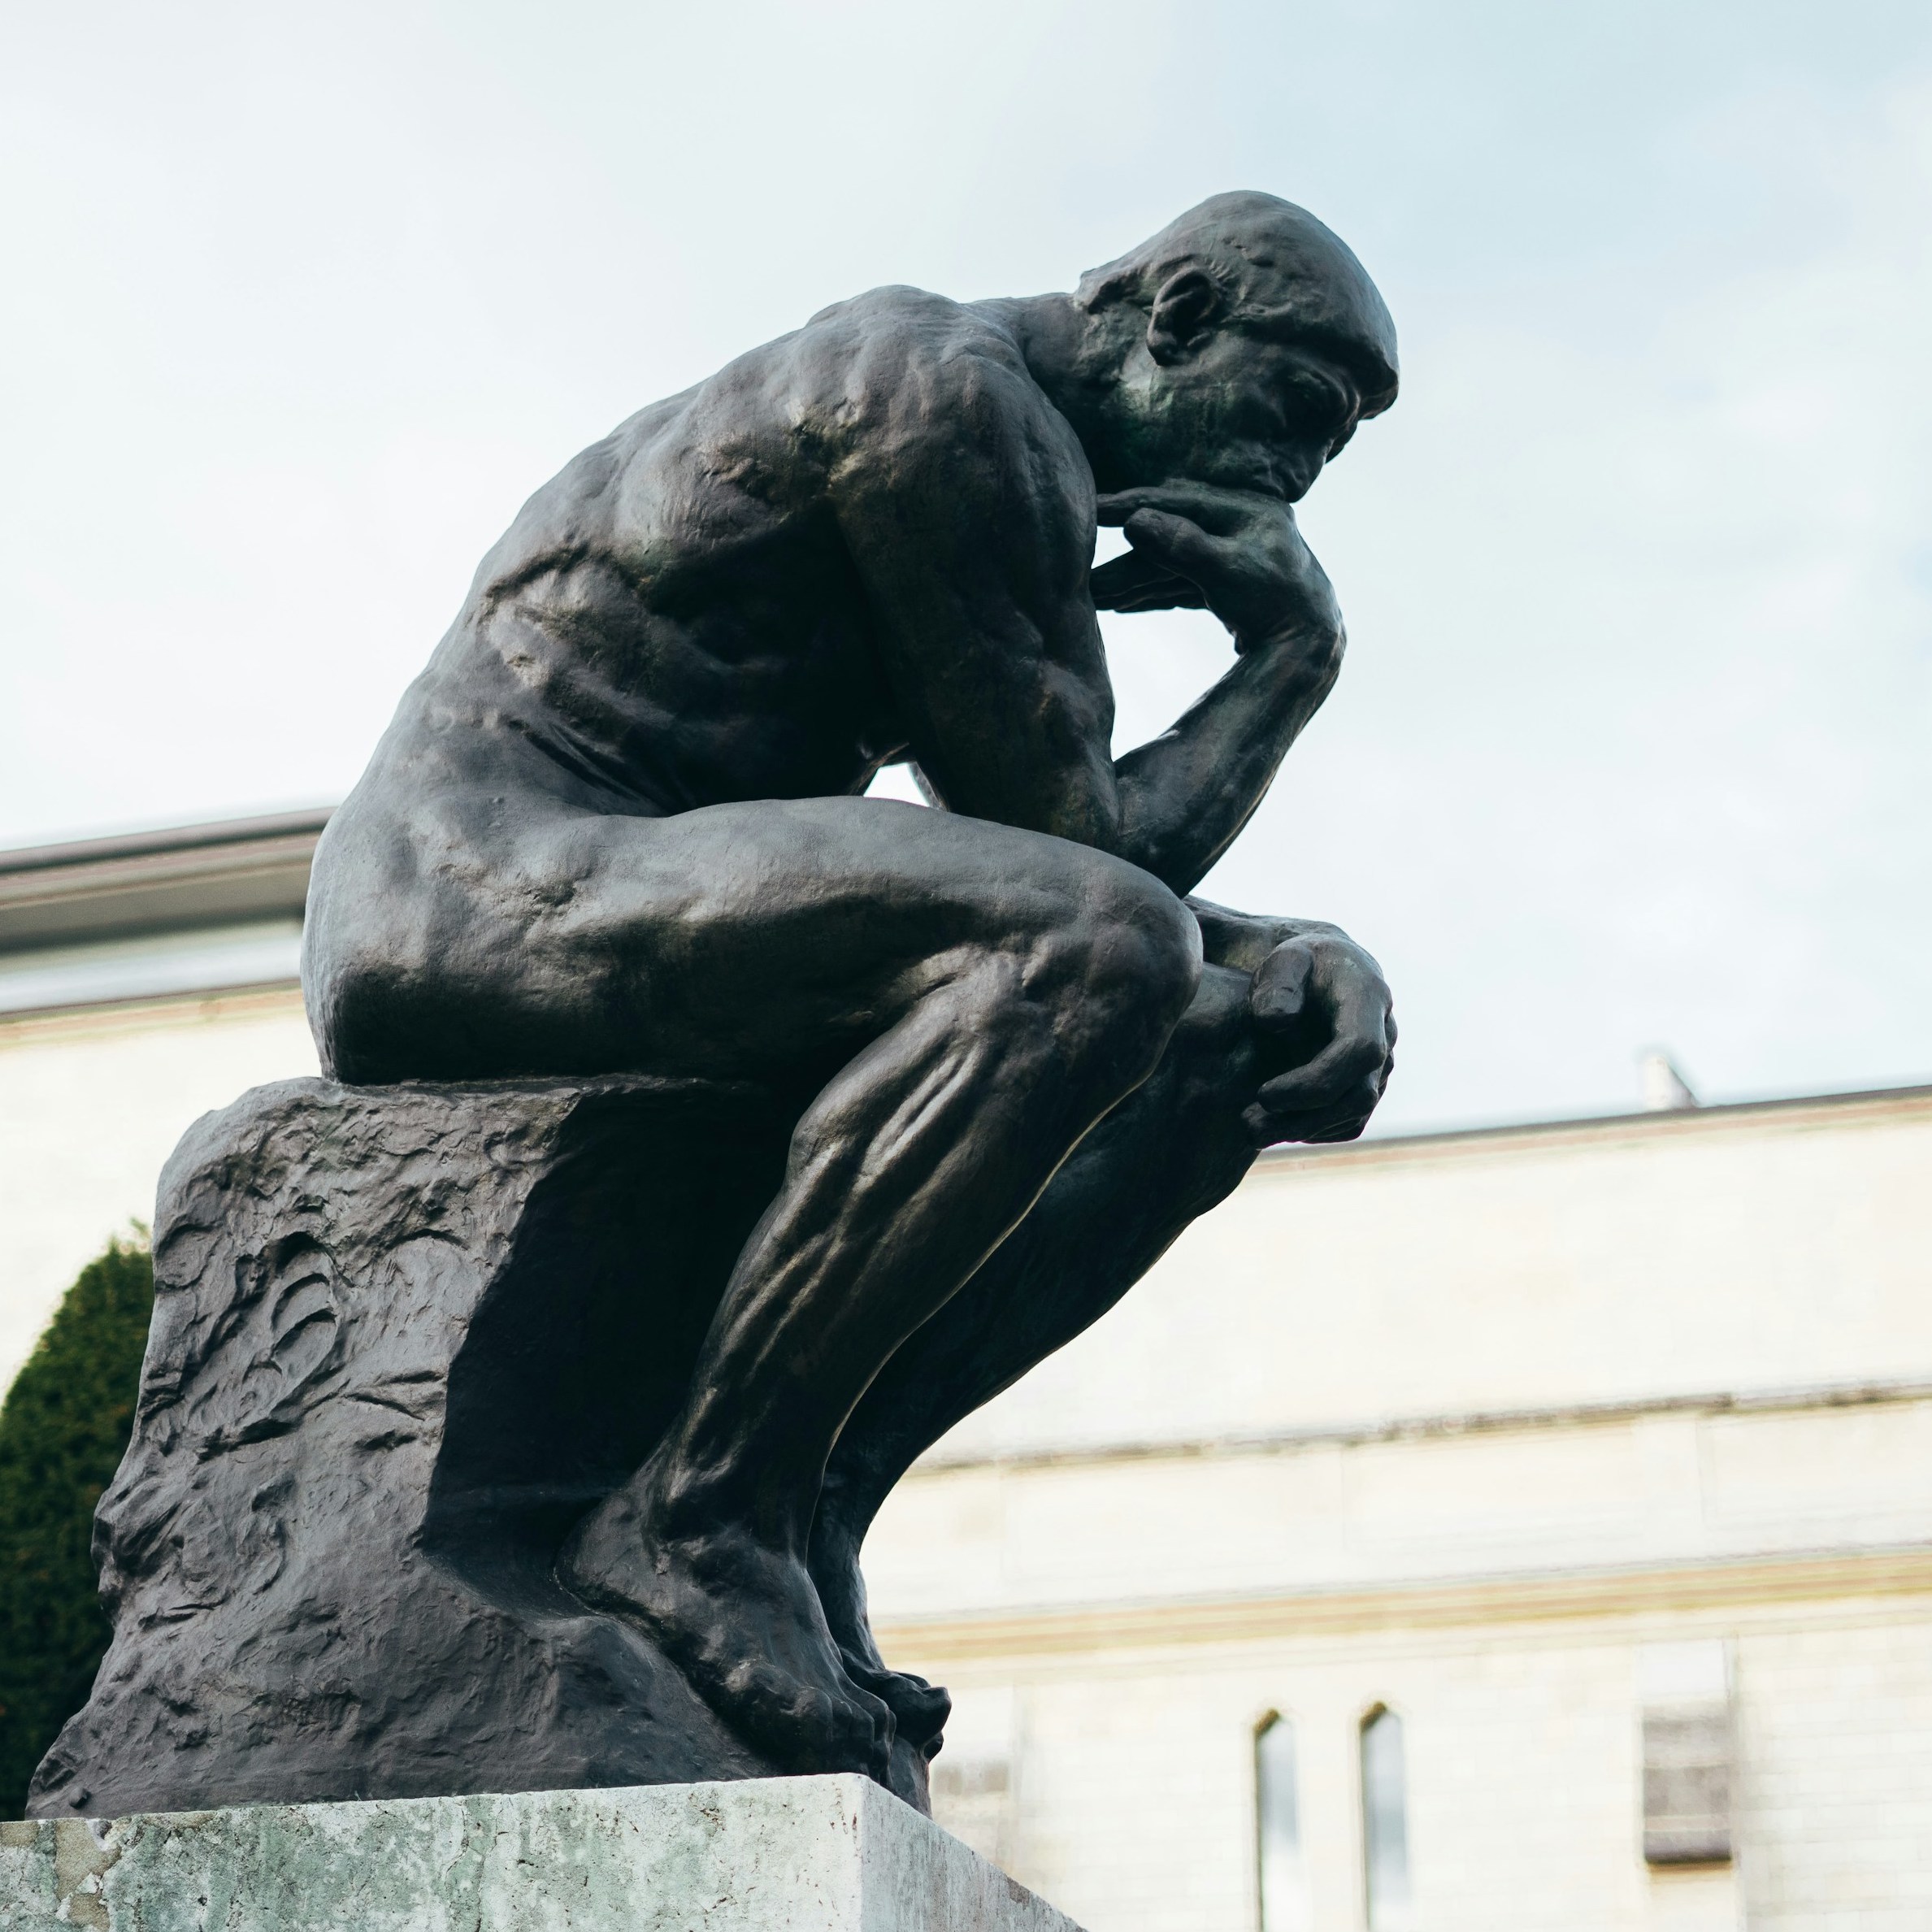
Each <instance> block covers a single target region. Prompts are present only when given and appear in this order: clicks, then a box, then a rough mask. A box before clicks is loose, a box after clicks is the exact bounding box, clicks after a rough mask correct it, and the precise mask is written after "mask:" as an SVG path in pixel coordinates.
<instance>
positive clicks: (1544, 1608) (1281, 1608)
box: [875, 1543, 1932, 1665]
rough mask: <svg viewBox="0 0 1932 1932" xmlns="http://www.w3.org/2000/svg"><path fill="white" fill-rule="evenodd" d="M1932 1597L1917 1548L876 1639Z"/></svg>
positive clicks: (1071, 1615)
mask: <svg viewBox="0 0 1932 1932" xmlns="http://www.w3.org/2000/svg"><path fill="white" fill-rule="evenodd" d="M1927 1596H1932V1547H1929V1546H1927V1545H1925V1544H1923V1543H1906V1544H1896V1545H1883V1546H1878V1547H1872V1546H1868V1547H1866V1548H1862V1549H1852V1550H1823V1551H1806V1552H1792V1553H1791V1554H1784V1555H1779V1556H1770V1557H1749V1558H1744V1559H1741V1560H1730V1561H1716V1562H1708V1561H1704V1562H1689V1563H1667V1564H1655V1565H1643V1566H1641V1567H1635V1566H1633V1567H1629V1568H1624V1567H1617V1566H1611V1565H1604V1566H1603V1567H1601V1568H1592V1569H1567V1570H1547V1571H1538V1572H1529V1573H1519V1574H1513V1575H1499V1576H1493V1577H1482V1578H1468V1579H1461V1578H1459V1579H1457V1580H1455V1581H1453V1582H1437V1581H1434V1580H1422V1581H1411V1582H1406V1583H1388V1584H1383V1585H1376V1586H1374V1587H1368V1588H1357V1589H1341V1590H1304V1591H1282V1592H1270V1593H1266V1594H1262V1593H1256V1594H1253V1595H1244V1596H1219V1597H1188V1598H1177V1599H1174V1600H1168V1601H1166V1602H1160V1603H1112V1604H1078V1605H1075V1604H1068V1605H1066V1606H1064V1607H1062V1606H1057V1605H1056V1606H1052V1607H1042V1608H1038V1609H1010V1610H1009V1609H994V1610H987V1611H984V1612H980V1613H964V1614H962V1613H948V1614H944V1615H940V1616H934V1617H892V1616H889V1615H886V1616H881V1617H878V1618H877V1619H876V1620H875V1629H876V1631H877V1634H878V1636H879V1643H880V1645H881V1647H882V1648H883V1649H884V1651H885V1652H886V1655H887V1656H888V1657H896V1658H898V1659H901V1660H906V1661H916V1662H919V1663H924V1664H932V1665H947V1664H952V1663H980V1662H986V1661H992V1660H995V1659H998V1660H1005V1661H1013V1660H1018V1659H1021V1658H1034V1657H1038V1658H1048V1657H1065V1656H1070V1655H1076V1654H1079V1653H1083V1652H1110V1653H1119V1652H1135V1651H1148V1650H1166V1649H1170V1648H1175V1647H1179V1646H1183V1645H1184V1646H1189V1647H1192V1646H1195V1645H1200V1644H1241V1643H1282V1642H1292V1641H1299V1640H1305V1639H1311V1638H1322V1637H1335V1636H1348V1635H1356V1634H1358V1633H1360V1632H1363V1631H1371V1630H1387V1631H1404V1630H1443V1629H1451V1628H1455V1627H1457V1626H1482V1627H1484V1628H1488V1629H1493V1628H1496V1627H1498V1626H1509V1625H1522V1624H1534V1623H1539V1622H1547V1621H1551V1620H1573V1619H1601V1618H1605V1617H1631V1616H1646V1615H1667V1616H1674V1617H1682V1616H1683V1615H1686V1614H1688V1613H1698V1612H1707V1611H1715V1612H1722V1613H1730V1614H1731V1615H1736V1614H1738V1613H1741V1612H1743V1611H1747V1610H1751V1609H1773V1608H1776V1607H1778V1606H1780V1605H1784V1604H1818V1603H1821V1602H1830V1601H1834V1600H1843V1599H1847V1598H1859V1599H1865V1600H1881V1601H1882V1600H1887V1599H1891V1600H1897V1599H1919V1600H1923V1599H1924V1598H1925V1597H1927Z"/></svg>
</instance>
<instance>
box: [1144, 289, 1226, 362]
mask: <svg viewBox="0 0 1932 1932" xmlns="http://www.w3.org/2000/svg"><path fill="white" fill-rule="evenodd" d="M1220 312H1221V291H1220V290H1219V289H1217V288H1216V287H1215V286H1214V282H1213V277H1212V276H1209V275H1206V274H1204V273H1203V272H1202V271H1200V269H1198V268H1183V269H1181V270H1179V271H1177V272H1176V273H1174V274H1173V275H1170V276H1169V277H1168V278H1167V280H1166V281H1165V282H1163V283H1162V284H1161V292H1160V293H1159V294H1157V296H1156V297H1154V312H1153V315H1150V316H1149V317H1148V322H1147V346H1148V349H1149V350H1150V351H1151V352H1152V354H1153V358H1154V360H1155V361H1156V362H1157V363H1172V362H1176V361H1179V358H1181V357H1182V356H1183V355H1185V354H1187V351H1188V350H1189V349H1192V348H1193V346H1194V345H1195V344H1196V342H1198V341H1200V338H1201V336H1203V335H1204V334H1205V333H1206V332H1207V330H1208V328H1209V326H1210V325H1211V324H1212V323H1213V320H1214V318H1215V317H1216V316H1217V315H1219V314H1220Z"/></svg>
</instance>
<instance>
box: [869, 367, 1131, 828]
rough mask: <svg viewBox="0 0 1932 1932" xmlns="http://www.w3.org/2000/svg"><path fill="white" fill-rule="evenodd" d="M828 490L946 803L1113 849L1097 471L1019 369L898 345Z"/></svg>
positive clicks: (1110, 712)
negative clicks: (1096, 584) (894, 361)
mask: <svg viewBox="0 0 1932 1932" xmlns="http://www.w3.org/2000/svg"><path fill="white" fill-rule="evenodd" d="M832 501H833V505H834V508H835V511H836V515H837V518H838V521H839V527H840V533H841V535H842V536H843V538H844V542H845V545H846V547H847V549H848V550H849V552H850V554H851V555H852V558H853V562H854V563H855V564H856V565H857V569H858V571H859V575H860V576H861V578H862V580H863V582H864V584H865V587H866V594H867V597H868V599H869V601H870V606H871V612H872V616H873V620H874V623H875V627H876V631H877V634H878V636H879V647H880V650H881V653H882V655H883V657H884V662H885V669H886V673H887V675H888V678H889V679H890V680H891V682H892V688H893V692H894V695H895V697H896V699H897V703H898V706H899V708H900V713H901V718H902V719H903V721H904V723H905V728H906V730H907V732H908V734H909V736H910V740H911V745H912V749H913V752H914V755H915V757H916V758H918V762H919V763H920V764H921V765H922V766H924V767H925V768H926V770H927V771H929V772H931V775H932V777H933V779H934V781H935V783H936V785H937V786H938V788H939V789H940V792H942V793H943V795H944V797H945V798H946V800H947V802H948V803H949V805H951V806H952V808H953V810H955V811H959V812H964V813H966V814H970V815H971V816H973V817H975V818H992V819H997V820H999V821H1000V822H1001V823H1005V824H1009V825H1015V826H1019V827H1024V828H1026V829H1028V830H1031V831H1049V832H1054V833H1057V834H1058V835H1059V836H1062V837H1063V838H1070V839H1075V840H1079V841H1080V842H1081V843H1082V844H1090V845H1095V846H1098V847H1101V848H1102V849H1111V847H1112V846H1113V845H1114V842H1115V840H1116V839H1117V836H1118V830H1119V815H1120V814H1119V803H1118V797H1117V795H1116V792H1115V784H1114V764H1113V757H1112V750H1111V739H1112V734H1113V725H1114V694H1113V690H1112V688H1111V686H1110V685H1109V683H1108V680H1107V668H1106V658H1105V653H1104V651H1103V649H1102V648H1101V636H1100V627H1099V624H1098V623H1097V621H1096V619H1095V616H1094V610H1093V602H1092V597H1091V596H1090V595H1089V593H1088V588H1087V571H1088V561H1089V559H1090V558H1091V557H1092V549H1093V528H1094V523H1093V488H1092V477H1091V475H1090V474H1089V472H1088V468H1087V464H1086V460H1085V458H1084V457H1083V455H1082V454H1081V452H1080V449H1079V444H1078V443H1077V442H1076V441H1075V440H1074V437H1073V433H1072V431H1071V430H1070V428H1069V427H1068V426H1067V424H1066V423H1065V422H1064V421H1063V420H1062V419H1061V418H1060V417H1059V415H1057V413H1056V412H1055V411H1054V410H1053V409H1052V407H1051V406H1050V405H1048V402H1046V399H1045V398H1044V397H1043V396H1041V395H1040V392H1039V390H1038V389H1037V388H1036V387H1035V385H1034V384H1033V382H1032V380H1031V378H1030V377H1029V376H1027V373H1026V371H1025V370H1024V369H1023V368H1022V367H1018V366H1017V365H1013V364H1009V363H1007V362H1006V361H1005V359H1004V358H999V357H997V356H995V355H991V354H980V353H977V352H975V351H970V350H969V351H966V352H964V353H961V354H954V355H952V356H950V357H947V358H936V357H930V356H921V355H919V354H914V355H912V356H910V357H908V358H906V359H905V365H904V367H903V368H902V370H901V371H900V372H899V373H898V375H897V377H896V380H894V382H893V384H892V389H891V391H890V393H889V397H888V400H887V402H885V404H884V406H882V407H881V408H879V410H877V411H876V413H874V412H870V411H868V412H867V419H866V422H865V424H864V429H863V433H862V435H861V436H859V437H858V438H857V439H856V440H855V446H854V448H853V453H852V454H851V455H850V456H849V458H847V459H846V460H845V461H844V462H842V463H840V465H839V466H838V467H837V470H836V472H835V474H834V476H833V479H832Z"/></svg>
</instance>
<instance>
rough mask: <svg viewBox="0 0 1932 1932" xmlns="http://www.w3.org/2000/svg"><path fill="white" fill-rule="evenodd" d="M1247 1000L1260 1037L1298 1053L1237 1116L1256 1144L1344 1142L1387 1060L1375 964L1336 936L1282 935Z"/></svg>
mask: <svg viewBox="0 0 1932 1932" xmlns="http://www.w3.org/2000/svg"><path fill="white" fill-rule="evenodd" d="M1248 1003H1249V1010H1250V1012H1251V1013H1252V1014H1253V1019H1254V1023H1255V1027H1256V1029H1257V1031H1258V1032H1260V1033H1261V1035H1262V1036H1263V1039H1264V1040H1267V1039H1268V1038H1269V1037H1270V1035H1272V1036H1273V1038H1274V1040H1276V1041H1278V1042H1279V1044H1282V1045H1283V1046H1287V1047H1288V1048H1290V1050H1292V1051H1293V1052H1295V1053H1296V1054H1297V1057H1300V1055H1303V1054H1305V1055H1306V1057H1300V1063H1299V1064H1298V1065H1296V1066H1291V1067H1290V1068H1289V1069H1288V1070H1287V1071H1286V1072H1283V1073H1280V1074H1278V1075H1275V1076H1274V1078H1273V1079H1269V1080H1266V1081H1265V1082H1264V1083H1262V1085H1261V1091H1260V1092H1259V1093H1258V1094H1257V1096H1256V1099H1255V1103H1254V1105H1253V1106H1251V1107H1250V1108H1249V1109H1248V1110H1247V1112H1246V1114H1245V1115H1244V1119H1245V1121H1246V1122H1247V1125H1248V1131H1249V1132H1250V1133H1251V1134H1252V1135H1253V1136H1254V1138H1255V1140H1256V1141H1257V1144H1260V1145H1262V1146H1266V1145H1269V1144H1271V1143H1273V1142H1275V1141H1280V1140H1305V1141H1329V1140H1353V1139H1354V1138H1355V1137H1356V1136H1357V1135H1358V1134H1360V1133H1361V1131H1362V1129H1363V1128H1364V1127H1366V1126H1367V1125H1368V1122H1369V1117H1370V1114H1373V1113H1374V1110H1375V1107H1376V1105H1377V1103H1378V1101H1380V1100H1381V1098H1382V1095H1383V1089H1384V1088H1386V1087H1387V1084H1388V1077H1389V1073H1390V1071H1391V1069H1392V1068H1393V1067H1394V1066H1395V1047H1396V1019H1395V1012H1394V1008H1393V1005H1392V1002H1391V999H1390V996H1389V990H1388V987H1387V983H1386V982H1385V981H1384V980H1383V977H1382V973H1381V970H1380V969H1379V968H1378V966H1376V964H1375V962H1374V960H1373V959H1371V958H1370V957H1369V955H1368V954H1367V953H1365V952H1363V951H1362V949H1361V948H1360V947H1359V946H1357V945H1356V944H1353V942H1352V941H1351V940H1348V939H1346V938H1344V937H1342V936H1340V935H1339V934H1338V935H1335V936H1327V935H1321V936H1306V937H1303V938H1299V939H1295V940H1289V941H1288V942H1287V943H1286V944H1283V945H1281V946H1279V947H1277V948H1276V949H1275V950H1274V953H1271V954H1270V956H1269V957H1268V958H1267V959H1266V961H1265V962H1263V964H1262V966H1261V970H1259V971H1258V972H1257V974H1256V975H1255V978H1254V985H1253V990H1252V992H1250V994H1249V1002H1248ZM1317 1042H1320V1043H1322V1044H1316V1043H1317ZM1311 1048H1312V1050H1311Z"/></svg>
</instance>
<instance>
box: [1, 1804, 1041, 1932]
mask: <svg viewBox="0 0 1932 1932" xmlns="http://www.w3.org/2000/svg"><path fill="white" fill-rule="evenodd" d="M75 1925H84V1926H94V1927H98V1928H102V1929H103V1932H191V1929H192V1932H322V1929H323V1928H325V1927H326V1928H329V1929H330V1932H336V1928H341V1932H459V1929H460V1932H620V1929H621V1932H697V1928H700V1927H701V1928H703V1932H1078V1929H1077V1928H1076V1927H1075V1926H1074V1925H1073V1921H1071V1920H1070V1919H1068V1918H1066V1917H1064V1916H1062V1914H1061V1913H1060V1912H1056V1911H1055V1910H1054V1909H1053V1908H1052V1907H1051V1906H1050V1905H1048V1904H1045V1903H1044V1900H1042V1899H1037V1898H1035V1896H1034V1895H1032V1894H1031V1892H1029V1891H1027V1889H1026V1888H1025V1887H1024V1886H1021V1885H1018V1884H1016V1883H1015V1882H1014V1881H1013V1880H1012V1879H1010V1878H1007V1877H1006V1876H1005V1873H1002V1872H1001V1871H999V1870H997V1869H996V1868H995V1867H993V1866H992V1865H988V1864H987V1863H986V1861H985V1860H983V1859H982V1858H980V1857H979V1856H977V1855H976V1854H975V1853H974V1852H970V1851H968V1850H967V1849H966V1847H965V1846H964V1845H962V1844H961V1843H959V1842H958V1841H957V1839H952V1838H949V1837H948V1836H947V1835H946V1834H945V1833H944V1832H943V1831H941V1830H940V1829H939V1827H938V1826H936V1825H934V1824H933V1823H932V1822H931V1820H930V1819H927V1818H923V1817H920V1815H919V1814H918V1813H917V1812H915V1811H913V1810H912V1809H910V1808H909V1807H907V1806H905V1805H904V1804H901V1803H900V1802H899V1801H898V1800H897V1799H896V1798H893V1797H892V1796H890V1795H888V1794H887V1793H886V1792H884V1791H881V1790H880V1789H879V1787H878V1786H877V1785H875V1784H873V1783H872V1782H870V1780H868V1779H866V1778H862V1777H858V1776H857V1775H845V1776H840V1777H832V1778H771V1779H761V1780H758V1781H755V1782H740V1783H733V1784H691V1785H671V1786H665V1785H660V1786H656V1787H650V1788H648V1789H639V1790H628V1791H552V1792H541V1793H535V1794H525V1795H519V1796H476V1797H468V1798H419V1799H412V1800H392V1801H388V1802H379V1803H374V1804H310V1805H263V1806H258V1807H250V1808H245V1809H236V1810H224V1811H215V1812H203V1813H193V1814H189V1815H186V1816H177V1817H130V1818H122V1819H119V1820H116V1821H114V1822H113V1823H111V1824H95V1823H92V1822H89V1821H85V1820H82V1819H78V1818H75V1819H67V1820H63V1821H59V1822H50V1823H44V1824H37V1825H35V1824H28V1825H0V1932H53V1928H54V1927H56V1926H59V1927H63V1928H67V1927H72V1926H75Z"/></svg>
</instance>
